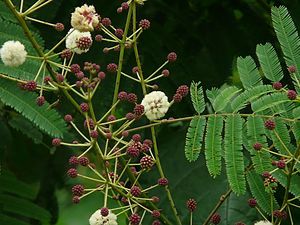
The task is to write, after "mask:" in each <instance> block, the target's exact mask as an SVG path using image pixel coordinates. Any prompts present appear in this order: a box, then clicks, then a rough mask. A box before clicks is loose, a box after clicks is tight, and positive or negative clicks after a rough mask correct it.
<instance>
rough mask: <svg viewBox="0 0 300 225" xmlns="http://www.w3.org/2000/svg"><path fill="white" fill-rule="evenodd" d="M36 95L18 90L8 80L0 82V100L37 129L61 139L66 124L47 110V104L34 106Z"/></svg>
mask: <svg viewBox="0 0 300 225" xmlns="http://www.w3.org/2000/svg"><path fill="white" fill-rule="evenodd" d="M36 98H37V95H36V94H35V93H31V92H25V91H23V90H20V89H19V88H18V87H17V85H16V84H15V83H14V82H12V81H9V80H3V79H1V80H0V100H1V101H2V102H3V103H4V104H6V105H9V106H11V107H12V108H14V109H15V110H16V111H18V112H19V113H21V114H22V115H23V116H24V117H25V118H27V119H28V120H30V121H31V122H33V123H34V124H35V125H36V126H37V127H39V128H40V129H41V130H43V131H44V132H46V133H47V134H49V135H51V136H54V137H62V136H63V133H65V132H66V124H65V122H64V120H63V119H62V117H61V116H60V115H59V114H58V112H57V111H56V110H54V109H48V107H49V104H48V103H45V104H44V105H42V106H38V105H37V104H35V100H36Z"/></svg>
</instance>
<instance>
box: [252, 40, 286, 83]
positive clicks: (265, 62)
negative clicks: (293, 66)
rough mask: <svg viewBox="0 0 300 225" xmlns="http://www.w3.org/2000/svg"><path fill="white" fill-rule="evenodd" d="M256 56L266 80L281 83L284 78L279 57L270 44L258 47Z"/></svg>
mask: <svg viewBox="0 0 300 225" xmlns="http://www.w3.org/2000/svg"><path fill="white" fill-rule="evenodd" d="M256 55H257V57H258V60H259V63H260V66H261V69H262V71H263V73H264V75H265V77H266V78H268V79H269V80H270V81H273V82H276V81H280V80H281V79H282V78H283V71H282V69H281V65H280V62H279V59H278V56H277V54H276V51H275V49H274V47H273V46H272V45H271V44H270V43H266V44H264V45H262V44H260V45H257V46H256Z"/></svg>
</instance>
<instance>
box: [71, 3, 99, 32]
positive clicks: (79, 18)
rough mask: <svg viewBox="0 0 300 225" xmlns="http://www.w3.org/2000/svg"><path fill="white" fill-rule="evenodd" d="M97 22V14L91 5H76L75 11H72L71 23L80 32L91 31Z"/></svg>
mask: <svg viewBox="0 0 300 225" xmlns="http://www.w3.org/2000/svg"><path fill="white" fill-rule="evenodd" d="M98 24H99V16H98V14H97V13H96V10H95V7H94V6H92V5H89V6H88V5H87V4H84V5H83V6H81V7H76V8H75V12H73V13H72V16H71V25H72V27H73V28H74V29H76V30H79V31H81V32H85V31H93V30H94V28H95V27H96V26H97V25H98Z"/></svg>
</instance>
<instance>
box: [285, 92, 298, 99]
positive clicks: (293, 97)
mask: <svg viewBox="0 0 300 225" xmlns="http://www.w3.org/2000/svg"><path fill="white" fill-rule="evenodd" d="M287 97H288V98H289V99H290V100H295V99H296V98H297V93H296V91H294V90H288V91H287Z"/></svg>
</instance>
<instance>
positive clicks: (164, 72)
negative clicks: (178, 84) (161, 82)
mask: <svg viewBox="0 0 300 225" xmlns="http://www.w3.org/2000/svg"><path fill="white" fill-rule="evenodd" d="M161 74H162V75H163V76H164V77H168V76H169V75H170V71H169V70H167V69H164V70H163V71H162V72H161Z"/></svg>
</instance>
